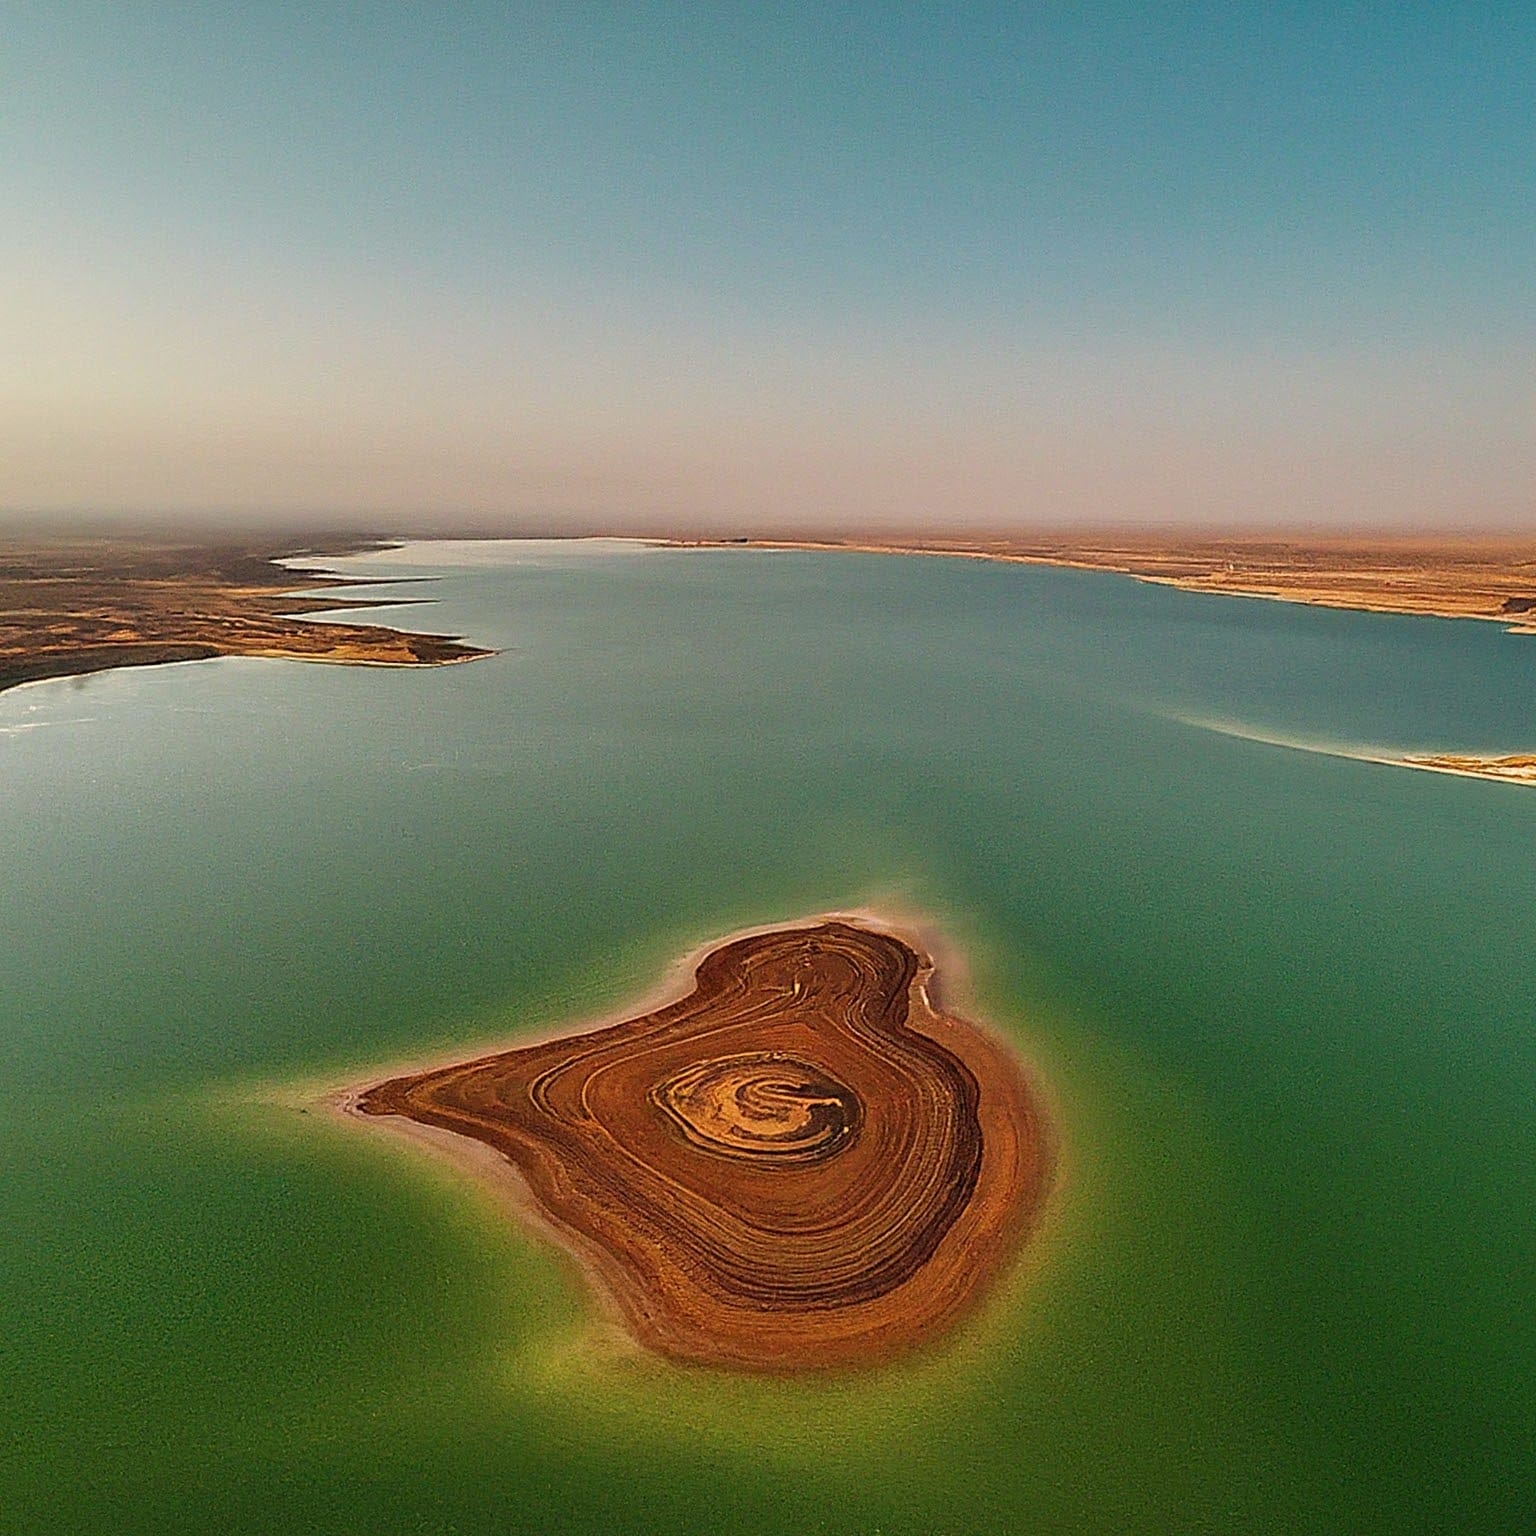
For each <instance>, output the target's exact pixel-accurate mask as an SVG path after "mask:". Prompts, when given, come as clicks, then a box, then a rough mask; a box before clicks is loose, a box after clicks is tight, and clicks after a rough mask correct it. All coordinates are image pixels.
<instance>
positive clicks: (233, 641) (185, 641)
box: [0, 536, 489, 690]
mask: <svg viewBox="0 0 1536 1536" xmlns="http://www.w3.org/2000/svg"><path fill="white" fill-rule="evenodd" d="M367 547H370V545H369V544H368V542H367V541H362V542H360V541H358V540H355V539H346V540H342V539H336V540H332V541H329V542H325V541H322V542H319V543H316V542H313V541H311V542H307V543H303V544H283V543H281V542H278V541H274V540H268V541H260V540H240V539H236V538H231V537H228V536H225V537H223V538H209V539H207V540H206V541H196V540H192V539H185V538H184V539H171V538H160V539H153V538H143V537H140V538H132V539H130V538H126V537H116V538H112V537H107V538H87V537H75V538H57V539H49V540H28V539H25V538H22V537H18V536H10V537H0V690H3V689H6V688H12V687H15V686H16V685H17V684H19V683H26V682H35V681H38V680H40V679H43V678H50V677H68V676H73V675H79V674H83V673H89V672H101V671H105V670H107V669H108V668H111V667H132V666H150V665H153V664H155V663H159V662H169V661H200V660H204V659H207V658H209V657H213V656H273V657H283V658H287V659H290V660H299V661H332V662H351V663H366V664H369V665H374V666H434V665H440V664H442V663H445V662H452V661H468V660H471V659H473V658H474V657H477V656H484V655H487V654H489V653H488V652H486V651H483V650H481V649H479V648H477V647H475V646H470V645H465V644H464V643H462V642H461V641H459V640H457V639H454V638H451V637H449V636H446V635H424V634H410V633H407V632H405V631H403V630H396V629H389V628H387V627H385V626H383V625H379V624H341V623H332V622H317V621H315V620H312V619H306V618H303V617H302V615H304V614H308V613H315V612H319V611H323V610H324V609H326V608H327V607H334V606H335V604H333V603H330V602H328V600H327V599H325V598H324V597H318V596H313V595H307V596H295V592H296V591H300V590H302V589H314V588H320V587H332V586H359V585H365V584H366V583H364V582H359V581H358V580H357V579H356V578H343V577H338V576H335V575H330V574H326V573H324V572H321V571H317V570H307V569H301V568H294V567H292V566H285V565H280V564H278V563H277V562H278V561H280V560H283V559H291V558H295V557H298V558H304V557H309V556H314V557H317V558H318V557H323V556H326V555H337V554H341V553H346V552H350V551H355V550H357V549H359V548H367ZM353 601H355V600H349V602H353Z"/></svg>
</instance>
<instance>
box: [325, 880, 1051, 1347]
mask: <svg viewBox="0 0 1536 1536" xmlns="http://www.w3.org/2000/svg"><path fill="white" fill-rule="evenodd" d="M822 923H853V924H856V925H858V926H861V927H866V928H868V929H869V930H870V931H872V932H874V933H878V934H883V935H886V936H889V937H890V938H893V939H895V940H896V941H898V942H899V943H901V944H904V945H906V946H908V947H909V948H910V949H912V950H913V952H914V953H915V954H916V955H917V956H918V957H919V959H920V961H921V967H922V980H921V981H918V980H914V982H913V987H914V990H918V989H921V992H922V996H923V1000H924V1002H925V1003H926V1004H927V1005H928V1007H929V1008H930V1009H931V1011H932V1013H933V1014H934V1015H935V1016H937V1017H938V1018H939V1020H940V1021H941V1023H947V1024H948V1025H949V1026H950V1027H952V1028H955V1029H958V1030H960V1031H966V1032H969V1033H970V1034H972V1035H974V1036H975V1037H977V1039H978V1040H979V1041H980V1042H982V1043H983V1044H984V1046H985V1048H986V1049H988V1050H990V1051H993V1052H997V1053H1001V1054H1003V1055H1004V1056H1006V1058H1007V1060H1008V1062H1009V1064H1010V1066H1011V1068H1012V1070H1013V1071H1014V1073H1015V1074H1016V1077H1017V1080H1018V1084H1019V1087H1020V1091H1021V1092H1022V1093H1023V1095H1024V1099H1025V1104H1024V1109H1025V1113H1026V1116H1027V1118H1028V1120H1029V1123H1030V1125H1031V1127H1032V1129H1033V1130H1034V1131H1035V1132H1036V1133H1037V1134H1038V1140H1037V1142H1036V1143H1035V1150H1036V1151H1037V1152H1038V1154H1039V1156H1040V1160H1041V1162H1040V1167H1039V1169H1038V1170H1037V1172H1038V1186H1037V1188H1036V1189H1035V1191H1034V1198H1033V1199H1032V1200H1023V1199H1021V1200H1020V1202H1019V1204H1018V1206H1017V1208H1016V1209H1014V1210H1012V1211H1011V1212H1010V1216H1009V1225H1008V1230H1007V1236H1006V1241H1005V1243H1004V1251H1003V1253H1002V1256H1001V1258H1000V1259H999V1260H998V1261H997V1262H996V1263H995V1264H994V1265H993V1267H992V1269H991V1270H990V1272H989V1273H988V1274H987V1276H986V1277H985V1279H984V1281H983V1283H981V1284H979V1285H978V1286H977V1287H976V1290H975V1292H974V1293H973V1294H972V1295H970V1296H969V1297H968V1298H967V1299H966V1302H965V1303H964V1304H963V1305H962V1306H960V1307H958V1308H956V1309H955V1310H954V1312H953V1313H952V1315H951V1317H950V1319H949V1322H948V1323H947V1324H946V1326H945V1328H944V1329H943V1330H942V1336H941V1337H939V1338H937V1339H934V1340H931V1341H924V1342H920V1343H918V1344H916V1345H903V1346H901V1347H899V1348H896V1349H891V1350H875V1351H872V1352H870V1353H869V1355H868V1356H867V1357H866V1358H861V1359H858V1360H848V1359H837V1360H834V1361H831V1362H827V1363H819V1364H812V1365H806V1364H804V1363H798V1364H794V1365H787V1366H773V1365H768V1366H764V1365H762V1364H761V1363H758V1364H748V1363H744V1362H743V1361H741V1360H736V1359H731V1358H726V1357H722V1358H718V1359H701V1358H699V1357H698V1356H697V1355H696V1354H694V1353H690V1352H688V1351H680V1350H677V1349H674V1348H670V1347H668V1343H667V1340H666V1338H665V1337H664V1336H658V1335H656V1334H654V1333H650V1332H647V1333H644V1334H642V1333H641V1332H638V1331H637V1330H636V1328H635V1326H634V1303H635V1301H636V1300H637V1297H636V1294H635V1287H634V1284H633V1281H632V1278H631V1277H630V1276H629V1275H627V1274H626V1272H625V1271H624V1270H623V1268H622V1266H617V1265H616V1264H615V1262H614V1260H613V1258H612V1256H611V1255H610V1254H609V1253H608V1252H607V1250H606V1249H604V1248H603V1247H602V1246H601V1245H600V1244H599V1243H597V1242H596V1241H594V1240H593V1239H592V1238H591V1237H590V1235H589V1234H587V1233H585V1232H583V1231H582V1230H581V1229H579V1228H577V1227H575V1226H572V1225H570V1224H568V1223H566V1222H564V1221H562V1220H560V1219H559V1218H558V1216H556V1215H555V1214H554V1213H553V1212H552V1211H550V1210H549V1209H548V1208H547V1207H546V1206H545V1205H544V1203H543V1202H542V1201H541V1200H540V1199H539V1198H538V1197H537V1195H536V1193H535V1191H534V1189H533V1187H532V1186H531V1184H530V1183H529V1181H528V1179H527V1177H526V1176H525V1175H524V1173H523V1171H522V1170H521V1169H520V1168H519V1167H518V1166H517V1165H516V1164H515V1163H514V1162H513V1161H512V1160H511V1159H510V1158H509V1157H507V1156H506V1155H504V1154H503V1153H502V1152H501V1151H498V1150H497V1149H496V1148H494V1147H492V1146H490V1145H488V1144H487V1143H486V1142H483V1141H478V1140H475V1139H474V1138H471V1137H468V1136H465V1135H462V1134H459V1133H457V1132H454V1131H450V1130H446V1129H443V1128H441V1127H438V1126H433V1125H429V1124H425V1123H423V1122H421V1121H418V1120H415V1119H411V1118H409V1117H407V1116H404V1115H400V1114H390V1115H380V1114H377V1113H371V1114H370V1113H367V1112H365V1111H364V1110H363V1109H362V1108H361V1107H360V1100H361V1099H362V1098H363V1097H364V1096H365V1095H366V1094H367V1093H369V1092H370V1091H371V1090H373V1089H375V1088H377V1087H378V1086H379V1085H380V1084H381V1083H383V1082H387V1081H391V1080H393V1079H394V1078H396V1077H399V1076H402V1075H414V1074H419V1073H428V1072H432V1071H436V1070H441V1069H443V1068H445V1067H451V1066H456V1065H462V1064H464V1063H468V1062H475V1061H480V1060H482V1059H485V1058H488V1057H492V1056H496V1055H500V1054H502V1053H504V1052H508V1051H521V1050H524V1049H527V1048H530V1047H533V1046H536V1045H539V1044H547V1043H553V1042H558V1041H565V1040H573V1041H574V1040H579V1039H582V1038H584V1037H587V1036H590V1035H593V1034H595V1033H598V1032H599V1031H602V1030H605V1029H612V1028H613V1027H615V1026H617V1025H621V1024H624V1023H627V1022H630V1021H633V1020H636V1019H639V1018H643V1017H647V1016H649V1015H650V1014H652V1013H654V1012H655V1011H657V1010H658V1009H661V1008H665V1007H667V1006H668V1005H670V1004H673V1003H677V1002H680V1001H683V1000H685V999H686V998H687V997H688V996H689V995H690V994H691V993H692V992H693V990H694V981H695V974H696V971H697V969H698V966H699V964H700V963H701V962H702V961H703V960H705V959H706V958H707V957H708V956H710V955H712V954H714V953H716V952H717V951H719V950H721V949H723V948H725V947H727V946H728V945H731V944H734V943H736V942H738V941H740V940H743V939H752V938H755V937H762V936H767V935H771V934H776V933H780V932H783V931H785V930H786V929H801V928H805V927H809V926H813V925H818V924H822ZM939 977H942V981H939V980H936V978H939ZM956 995H963V996H964V997H965V998H966V999H967V1001H968V1000H969V996H970V982H969V972H968V968H967V967H966V965H965V964H964V958H963V953H962V952H961V951H959V950H958V949H957V948H956V947H955V946H954V945H953V944H952V943H950V942H949V941H948V940H947V939H945V938H944V937H943V935H942V934H941V933H940V932H939V931H938V930H937V929H936V928H935V927H934V926H933V925H931V924H930V923H928V922H917V921H914V920H913V919H912V918H911V917H910V915H907V914H903V915H902V916H901V917H900V918H894V917H892V916H891V915H890V914H888V913H886V912H884V911H878V910H876V909H874V908H870V907H862V906H861V907H855V908H845V909H840V910H837V911H833V912H824V913H819V914H815V915H811V916H806V917H800V918H794V919H789V920H781V921H777V922H768V923H762V924H755V925H751V926H748V927H744V928H741V929H737V930H734V931H732V932H731V933H728V934H726V935H724V936H722V937H718V938H715V939H711V940H708V941H705V942H702V943H699V944H697V945H695V946H693V947H692V948H690V949H689V950H688V951H687V952H686V953H685V954H684V955H682V956H680V957H679V958H678V959H676V960H674V961H673V962H672V963H671V964H669V965H668V966H667V968H666V970H665V972H664V975H663V977H662V979H661V980H660V981H658V983H657V984H656V985H655V986H653V987H651V988H649V989H648V990H647V991H645V992H644V993H643V994H641V995H640V997H639V998H638V999H637V1000H635V1001H631V1002H628V1003H625V1004H622V1005H618V1006H616V1007H615V1008H613V1009H611V1010H608V1011H605V1012H604V1013H603V1014H601V1015H599V1016H597V1017H595V1018H591V1017H588V1018H583V1019H579V1020H573V1021H566V1022H561V1023H552V1024H549V1025H547V1026H541V1027H539V1028H536V1029H534V1030H532V1031H529V1032H528V1033H525V1034H521V1035H516V1036H513V1037H511V1038H510V1039H508V1038H506V1037H502V1038H500V1039H499V1040H497V1041H493V1042H485V1043H482V1044H481V1045H475V1046H469V1047H466V1046H463V1045H460V1046H457V1047H445V1048H444V1049H442V1050H440V1051H433V1052H430V1053H424V1054H422V1055H419V1056H412V1057H410V1058H408V1059H404V1060H400V1061H396V1062H395V1063H393V1065H392V1067H383V1068H379V1069H377V1070H375V1071H374V1072H372V1073H370V1074H369V1075H368V1077H367V1078H366V1079H363V1080H359V1079H356V1078H353V1079H351V1080H349V1081H348V1082H347V1083H345V1084H342V1085H339V1086H337V1085H334V1084H332V1085H331V1086H329V1087H326V1088H323V1089H319V1090H318V1091H317V1093H316V1095H315V1096H314V1097H312V1098H310V1099H309V1100H308V1102H309V1103H311V1104H314V1105H317V1106H319V1107H321V1108H322V1109H323V1110H324V1111H325V1112H327V1113H328V1114H329V1115H331V1116H332V1117H334V1118H336V1119H338V1120H339V1121H342V1122H344V1123H345V1124H347V1125H348V1126H349V1127H352V1128H354V1129H355V1128H356V1127H358V1126H359V1125H361V1126H365V1127H366V1128H367V1129H368V1130H370V1131H371V1132H376V1133H379V1134H382V1135H385V1136H388V1137H391V1138H396V1139H399V1140H400V1141H402V1142H404V1143H408V1144H413V1145H415V1146H417V1147H418V1148H423V1149H425V1150H426V1151H428V1152H429V1153H432V1154H436V1155H438V1156H439V1157H440V1158H441V1159H442V1160H443V1162H444V1163H446V1164H447V1165H448V1166H449V1167H450V1168H452V1169H453V1170H455V1171H456V1172H457V1173H458V1174H459V1175H460V1176H463V1177H466V1178H468V1179H470V1180H472V1181H473V1182H474V1185H475V1187H477V1188H479V1189H480V1190H481V1191H482V1192H483V1193H487V1194H489V1196H490V1197H491V1198H492V1200H493V1201H494V1203H495V1204H496V1205H498V1206H499V1207H500V1208H501V1209H502V1210H503V1211H505V1212H506V1213H508V1214H509V1215H510V1216H511V1217H512V1218H513V1219H514V1221H515V1222H516V1224H517V1226H518V1228H519V1229H520V1230H521V1231H523V1232H525V1233H528V1234H530V1235H532V1236H533V1237H535V1238H536V1239H538V1240H540V1241H542V1243H543V1244H544V1245H545V1246H547V1247H548V1248H550V1249H552V1250H553V1251H554V1252H555V1253H556V1254H557V1255H558V1257H559V1259H560V1261H561V1263H562V1265H563V1267H564V1268H565V1269H566V1272H567V1273H568V1274H570V1275H571V1276H572V1277H573V1278H574V1279H575V1280H576V1281H577V1282H578V1283H579V1285H580V1288H581V1290H582V1293H583V1295H584V1297H585V1298H586V1301H587V1303H588V1306H587V1308H586V1321H587V1324H588V1329H587V1332H586V1335H585V1342H587V1343H588V1344H592V1343H597V1344H599V1345H600V1346H602V1347H603V1348H605V1349H607V1350H611V1351H616V1352H618V1353H620V1354H623V1355H627V1356H630V1357H633V1358H641V1359H659V1360H664V1361H666V1362H667V1363H668V1364H669V1365H671V1366H675V1367H678V1368H683V1369H698V1370H706V1371H721V1370H724V1371H728V1372H733V1373H739V1372H743V1371H745V1372H746V1373H748V1374H768V1375H783V1374H803V1373H805V1372H807V1371H809V1372H810V1373H812V1374H824V1375H827V1374H843V1373H846V1372H848V1371H851V1370H868V1369H870V1368H874V1367H879V1366H883V1365H886V1364H888V1363H890V1362H891V1361H892V1360H894V1359H896V1358H905V1357H907V1356H909V1355H921V1354H925V1353H934V1352H938V1351H942V1350H945V1349H947V1348H949V1347H953V1345H954V1344H955V1343H956V1342H958V1341H959V1340H962V1339H963V1337H964V1334H965V1331H966V1326H965V1325H966V1324H967V1323H968V1322H969V1321H970V1320H971V1318H972V1317H973V1316H974V1315H976V1314H980V1313H983V1312H985V1311H986V1310H987V1308H988V1305H989V1303H991V1302H993V1301H995V1300H996V1299H997V1298H998V1297H1000V1296H1002V1295H1004V1294H1006V1293H1007V1292H1008V1291H1009V1290H1010V1289H1011V1286H1010V1277H1012V1276H1014V1275H1016V1274H1018V1273H1020V1272H1022V1271H1023V1270H1024V1269H1025V1267H1026V1266H1028V1265H1030V1264H1032V1263H1035V1262H1038V1253H1037V1248H1038V1246H1039V1242H1040V1238H1041V1233H1042V1231H1043V1229H1044V1228H1045V1226H1046V1224H1047V1220H1048V1217H1049V1215H1050V1212H1051V1211H1052V1210H1053V1209H1054V1207H1055V1205H1056V1202H1057V1196H1058V1194H1059V1191H1060V1188H1061V1186H1062V1183H1063V1156H1062V1147H1061V1141H1060V1133H1059V1127H1060V1125H1061V1115H1060V1112H1059V1106H1058V1105H1057V1104H1056V1103H1055V1101H1054V1096H1053V1095H1052V1094H1051V1093H1050V1092H1049V1091H1048V1089H1047V1088H1046V1087H1045V1085H1044V1084H1043V1082H1042V1079H1041V1076H1040V1074H1039V1072H1038V1071H1037V1070H1036V1068H1035V1067H1034V1066H1033V1064H1032V1063H1031V1062H1030V1061H1028V1060H1026V1059H1025V1057H1024V1056H1023V1054H1022V1053H1021V1052H1020V1050H1019V1047H1018V1044H1017V1042H1016V1041H1014V1040H1013V1039H1012V1038H1011V1037H1009V1036H1008V1035H1006V1034H1004V1033H1003V1032H1001V1031H999V1030H997V1029H995V1028H993V1027H991V1026H989V1025H987V1024H986V1023H984V1022H982V1021H981V1020H980V1019H979V1018H978V1016H977V1015H976V1013H975V1010H974V1008H972V1007H970V1006H967V1005H962V1006H961V1008H959V1009H956V1011H954V1012H951V1009H952V1008H953V1007H954V1004H953V1003H952V1001H951V999H952V998H953V997H955V996H956ZM905 1027H908V1028H912V1029H913V1031H914V1033H918V1034H922V1035H923V1036H924V1037H925V1038H927V1039H930V1040H935V1042H936V1043H938V1044H940V1045H942V1044H943V1041H942V1040H941V1039H938V1038H937V1037H936V1036H934V1035H933V1034H931V1033H930V1032H928V1031H926V1030H921V1029H918V1028H916V1026H914V1025H911V1024H909V1025H907V1026H905ZM994 1086H995V1085H994ZM1018 1108H1019V1106H1017V1105H1015V1106H1014V1111H1017V1110H1018ZM639 1299H641V1300H643V1298H639ZM626 1301H628V1302H629V1303H630V1309H629V1310H628V1311H626V1306H625V1302H626Z"/></svg>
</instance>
